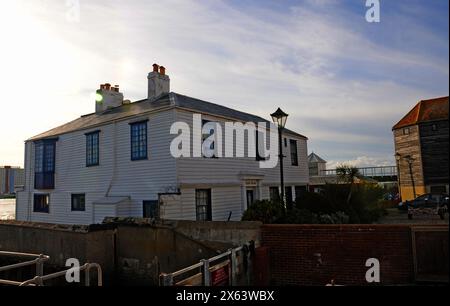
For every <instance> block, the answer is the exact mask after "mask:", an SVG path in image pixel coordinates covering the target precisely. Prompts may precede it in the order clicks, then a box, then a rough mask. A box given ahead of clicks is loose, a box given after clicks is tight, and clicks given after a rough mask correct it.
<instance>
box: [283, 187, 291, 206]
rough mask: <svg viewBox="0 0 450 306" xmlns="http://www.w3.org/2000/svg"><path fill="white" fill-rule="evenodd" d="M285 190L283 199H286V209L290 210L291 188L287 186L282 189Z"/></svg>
mask: <svg viewBox="0 0 450 306" xmlns="http://www.w3.org/2000/svg"><path fill="white" fill-rule="evenodd" d="M284 190H285V192H284V193H285V195H284V196H285V197H286V207H287V208H288V209H291V208H292V187H291V186H287V187H285V188H284Z"/></svg>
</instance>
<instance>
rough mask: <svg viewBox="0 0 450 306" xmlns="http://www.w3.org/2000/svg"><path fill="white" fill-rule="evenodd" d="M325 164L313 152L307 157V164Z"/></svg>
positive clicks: (324, 161)
mask: <svg viewBox="0 0 450 306" xmlns="http://www.w3.org/2000/svg"><path fill="white" fill-rule="evenodd" d="M326 162H327V161H326V160H324V159H323V158H321V157H320V156H319V155H317V154H316V153H314V152H312V153H311V154H309V156H308V163H326Z"/></svg>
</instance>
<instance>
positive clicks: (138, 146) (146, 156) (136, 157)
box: [129, 119, 148, 161]
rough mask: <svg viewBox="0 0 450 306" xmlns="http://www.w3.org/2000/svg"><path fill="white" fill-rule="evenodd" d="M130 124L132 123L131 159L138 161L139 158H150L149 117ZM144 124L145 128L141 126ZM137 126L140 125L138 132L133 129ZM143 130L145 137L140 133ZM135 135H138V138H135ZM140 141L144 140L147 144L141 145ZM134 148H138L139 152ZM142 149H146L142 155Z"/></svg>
mask: <svg viewBox="0 0 450 306" xmlns="http://www.w3.org/2000/svg"><path fill="white" fill-rule="evenodd" d="M129 125H130V156H131V160H132V161H137V160H146V159H148V119H147V120H141V121H136V122H130V123H129ZM142 126H143V127H144V128H143V129H141V128H139V127H142ZM135 127H138V128H137V134H134V133H133V132H134V130H133V129H134V128H135ZM141 132H144V133H145V137H143V136H142V135H141V134H140V133H141ZM135 137H137V138H138V139H135ZM141 137H142V139H141ZM140 141H144V142H145V145H143V146H142V147H141V146H140V144H139V142H140ZM136 143H137V144H136ZM134 144H136V145H135V146H134ZM134 148H136V149H137V150H138V151H137V153H136V151H134V150H133V149H134ZM141 149H144V150H143V151H142V153H143V154H142V156H141ZM136 154H137V155H136Z"/></svg>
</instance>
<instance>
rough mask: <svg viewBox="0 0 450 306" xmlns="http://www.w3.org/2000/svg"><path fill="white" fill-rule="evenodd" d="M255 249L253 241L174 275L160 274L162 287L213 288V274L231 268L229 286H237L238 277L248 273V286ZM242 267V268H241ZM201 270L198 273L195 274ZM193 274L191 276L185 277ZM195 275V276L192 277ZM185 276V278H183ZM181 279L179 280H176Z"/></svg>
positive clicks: (173, 273)
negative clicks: (196, 286)
mask: <svg viewBox="0 0 450 306" xmlns="http://www.w3.org/2000/svg"><path fill="white" fill-rule="evenodd" d="M253 249H254V242H253V241H251V242H249V243H247V244H245V245H243V246H240V247H237V248H234V249H229V250H228V251H226V252H224V253H222V254H219V255H217V256H214V257H211V258H209V259H202V260H200V262H198V263H196V264H193V265H191V266H189V267H186V268H183V269H181V270H178V271H175V272H172V273H161V274H160V286H174V285H175V286H183V285H192V283H193V284H194V285H203V286H213V285H214V283H213V282H212V279H211V274H212V272H214V271H216V270H218V269H221V268H226V267H227V266H228V267H229V269H228V273H227V277H228V278H227V279H228V285H229V286H235V285H237V284H238V277H239V276H242V275H243V274H244V273H246V276H247V279H246V283H247V285H250V282H251V280H250V278H251V277H250V271H251V256H250V255H251V250H253ZM241 266H242V267H241ZM196 270H199V272H198V273H195V272H196ZM185 274H191V275H190V276H184V275H185ZM192 274H193V275H192ZM183 276H184V278H183ZM177 277H180V279H179V280H175V278H177ZM199 279H201V282H198V283H196V280H199Z"/></svg>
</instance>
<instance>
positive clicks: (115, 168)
mask: <svg viewBox="0 0 450 306" xmlns="http://www.w3.org/2000/svg"><path fill="white" fill-rule="evenodd" d="M113 139H114V140H113V173H112V176H111V180H110V182H109V186H108V189H107V190H106V194H105V197H108V196H109V193H110V191H111V188H112V185H113V183H114V181H115V180H116V173H117V123H116V122H115V121H114V132H113Z"/></svg>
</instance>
